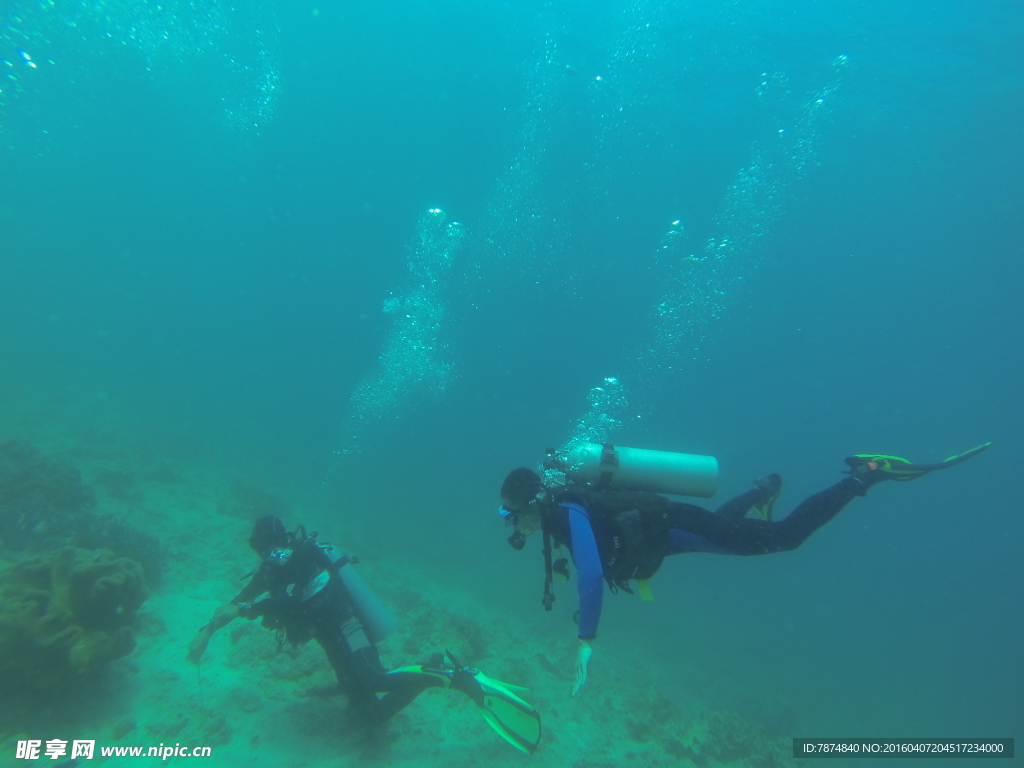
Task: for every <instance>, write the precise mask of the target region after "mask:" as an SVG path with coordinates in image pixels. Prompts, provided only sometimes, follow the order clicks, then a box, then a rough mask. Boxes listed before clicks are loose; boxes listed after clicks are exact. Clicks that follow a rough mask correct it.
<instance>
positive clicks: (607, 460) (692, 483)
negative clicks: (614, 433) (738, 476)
mask: <svg viewBox="0 0 1024 768" xmlns="http://www.w3.org/2000/svg"><path fill="white" fill-rule="evenodd" d="M565 461H566V463H567V464H568V466H569V470H568V476H569V477H570V478H571V479H572V480H573V481H575V482H577V483H591V484H593V485H601V486H604V487H608V488H616V489H620V490H630V491H652V492H654V493H667V494H670V495H673V496H702V497H705V498H706V497H708V496H714V495H715V491H716V490H717V489H718V459H716V458H715V457H714V456H700V455H697V454H692V453H674V452H671V451H652V450H648V449H645V448H626V447H624V446H617V445H611V444H606V445H599V444H598V443H585V444H584V445H581V446H580V447H579V448H576V449H574V450H573V451H571V452H569V453H568V454H567V455H566V456H565Z"/></svg>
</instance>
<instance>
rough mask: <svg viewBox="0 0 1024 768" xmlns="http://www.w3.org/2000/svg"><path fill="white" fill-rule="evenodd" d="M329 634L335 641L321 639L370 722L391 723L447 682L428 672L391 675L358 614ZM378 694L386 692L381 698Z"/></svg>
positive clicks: (355, 704) (351, 696)
mask: <svg viewBox="0 0 1024 768" xmlns="http://www.w3.org/2000/svg"><path fill="white" fill-rule="evenodd" d="M328 637H333V638H334V642H326V643H325V642H323V641H321V639H320V637H319V636H318V637H317V641H318V642H320V645H321V647H322V648H323V649H324V651H325V652H326V653H327V658H328V660H329V661H330V662H331V666H332V667H334V671H335V674H336V675H337V676H338V682H339V683H341V685H342V687H343V688H344V690H345V691H346V693H348V696H349V700H350V702H351V703H352V705H353V707H354V708H356V710H357V711H358V712H359V713H360V715H361V716H362V717H363V718H364V719H365V720H366V721H367V722H368V723H370V724H373V725H377V724H381V723H384V722H387V721H388V720H390V719H391V718H392V717H394V715H395V714H396V713H397V712H399V711H400V710H402V709H403V708H405V707H406V706H408V705H409V704H410V703H412V701H413V699H415V698H416V697H417V696H419V695H420V693H422V692H423V691H424V690H426V689H427V688H431V687H433V686H436V685H442V684H443V683H442V681H441V679H440V678H432V677H429V676H426V675H418V674H394V675H389V674H388V673H387V671H386V670H385V669H384V666H383V665H382V664H381V662H380V654H378V653H377V648H376V647H375V646H374V645H373V643H371V642H370V640H369V638H368V637H367V636H366V632H365V630H364V629H363V625H362V623H360V621H359V619H357V618H356V617H354V616H353V617H351V618H349V619H348V620H346V621H344V622H342V623H341V624H340V625H338V626H337V628H336V630H335V631H334V632H331V633H330V634H329V635H328ZM325 639H326V638H325ZM378 693H385V695H384V696H383V697H381V698H377V694H378Z"/></svg>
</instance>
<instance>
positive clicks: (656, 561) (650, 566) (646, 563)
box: [541, 486, 671, 610]
mask: <svg viewBox="0 0 1024 768" xmlns="http://www.w3.org/2000/svg"><path fill="white" fill-rule="evenodd" d="M563 504H578V505H580V506H581V507H583V508H584V509H585V510H586V511H587V514H588V517H589V519H590V527H591V530H592V531H593V533H594V539H595V540H596V542H597V551H598V556H599V557H600V560H601V570H602V572H603V574H604V579H605V581H606V582H607V583H608V586H609V588H610V589H611V590H612V592H613V593H614V592H617V591H618V590H620V589H621V590H623V591H625V592H629V593H630V594H632V591H633V590H632V589H631V588H630V586H629V581H630V579H635V580H637V581H645V580H647V579H649V578H651V577H652V576H653V575H654V574H655V573H656V572H657V571H658V569H659V568H660V567H661V563H662V561H663V560H664V559H665V556H666V554H667V553H668V540H669V528H670V525H669V521H668V512H669V505H670V504H671V502H670V501H669V500H668V499H666V498H665V497H664V496H661V495H659V494H656V493H650V492H647V491H620V490H610V489H603V490H602V489H593V488H581V487H578V486H566V487H565V488H562V489H560V490H559V491H558V492H556V493H554V494H552V495H551V496H550V497H549V499H548V501H547V504H546V505H545V508H544V511H543V512H542V522H541V527H542V530H543V533H544V537H545V542H544V550H545V551H544V556H545V570H546V573H545V577H546V578H545V600H544V605H545V607H546V608H547V609H548V610H550V605H551V604H552V603H553V602H554V597H553V593H552V591H551V585H552V571H553V570H554V566H553V565H552V563H551V541H554V542H555V544H556V546H568V547H569V549H570V551H571V549H572V535H571V532H570V529H569V516H568V514H567V513H566V511H565V508H564V507H562V506H561V505H563Z"/></svg>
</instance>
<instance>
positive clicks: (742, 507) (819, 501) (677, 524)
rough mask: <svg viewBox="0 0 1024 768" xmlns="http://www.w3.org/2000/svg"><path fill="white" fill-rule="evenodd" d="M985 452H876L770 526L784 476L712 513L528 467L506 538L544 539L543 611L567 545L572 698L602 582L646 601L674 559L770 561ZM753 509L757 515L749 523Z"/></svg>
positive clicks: (515, 482)
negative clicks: (880, 497)
mask: <svg viewBox="0 0 1024 768" xmlns="http://www.w3.org/2000/svg"><path fill="white" fill-rule="evenodd" d="M988 446H989V443H986V444H984V445H982V446H979V447H978V448H974V449H971V450H970V451H967V452H965V453H963V454H960V455H958V456H952V457H950V458H949V459H947V460H946V461H944V462H940V463H938V464H911V463H910V462H908V461H906V460H905V459H900V458H898V457H895V456H884V455H879V454H863V455H859V456H851V457H848V458H847V459H846V463H847V465H848V466H849V470H848V473H847V474H848V475H849V476H848V477H845V478H843V479H842V480H840V481H839V482H838V483H836V484H835V485H833V486H831V487H829V488H826V489H825V490H823V491H821V492H820V493H816V494H815V495H813V496H811V497H810V498H808V499H806V500H805V501H803V502H802V503H801V504H799V505H798V506H797V507H796V509H794V510H793V511H792V512H791V513H790V514H789V516H787V517H786V518H784V519H781V520H773V519H772V508H773V505H774V503H775V501H776V499H778V496H779V494H780V492H781V490H782V479H781V478H780V477H779V476H778V475H775V474H772V475H767V476H765V477H762V478H760V479H759V480H757V481H755V486H756V487H755V488H753V489H751V490H749V491H747V492H746V493H744V494H741V495H740V496H738V497H736V498H734V499H732V500H731V501H728V502H726V503H725V504H724V505H722V506H721V507H719V508H718V510H717V511H715V512H711V511H709V510H707V509H704V508H702V507H698V506H696V505H694V504H686V503H682V502H677V501H671V500H669V499H668V498H666V497H665V496H663V495H661V494H660V493H654V492H651V491H645V490H626V489H622V488H615V487H611V486H610V485H609V484H608V483H607V482H600V481H599V482H595V483H575V482H569V483H567V484H554V485H549V486H548V485H546V484H545V482H544V481H542V479H541V477H540V475H538V474H537V473H536V472H534V471H533V470H532V469H528V468H526V467H521V468H519V469H515V470H512V472H510V473H509V474H508V476H507V477H506V478H505V482H504V484H503V485H502V489H501V499H502V506H501V507H500V509H499V511H500V513H501V514H502V516H503V517H504V518H505V520H506V524H507V525H514V526H515V532H514V533H513V534H512V536H510V537H509V544H511V545H512V547H513V548H515V549H522V548H523V547H524V546H525V544H526V537H527V536H529V535H530V534H532V533H534V532H536V531H541V532H542V533H543V538H544V559H545V571H546V573H545V583H544V599H543V603H544V607H545V608H546V609H547V610H551V606H552V604H553V602H554V594H553V592H552V589H551V586H552V576H553V575H554V574H557V575H561V576H563V577H568V561H567V559H565V558H561V557H559V558H558V559H557V560H555V561H554V562H553V561H552V544H554V547H555V548H556V551H560V549H561V547H565V548H567V549H568V550H569V555H570V557H571V558H572V560H573V564H574V565H575V567H576V571H577V587H578V593H579V612H578V614H577V618H578V624H579V632H578V638H579V649H578V653H577V661H576V676H575V683H574V687H573V695H576V694H577V693H578V692H579V690H580V688H581V687H582V686H583V684H584V683H585V682H586V679H587V665H588V663H589V661H590V657H591V654H592V653H593V649H592V642H593V640H594V639H595V638H596V636H597V627H598V623H599V621H600V617H601V604H602V599H603V595H604V583H603V582H606V583H607V584H608V586H609V588H610V589H611V590H612V592H613V593H615V592H618V591H619V590H623V591H626V592H630V593H632V591H633V590H632V589H631V587H630V581H631V580H633V581H635V582H636V586H637V589H638V591H639V592H640V594H641V596H642V597H644V599H650V592H649V589H650V588H649V586H648V585H647V580H648V579H650V578H651V577H652V576H653V575H654V574H655V572H656V571H657V570H658V568H659V567H660V566H661V563H662V561H663V560H664V558H665V557H667V556H669V555H678V554H683V553H687V552H709V553H714V554H724V555H764V554H768V553H771V552H784V551H787V550H792V549H796V548H797V547H799V546H800V545H801V544H802V543H803V542H804V541H806V540H807V538H808V537H810V535H811V534H812V533H814V532H815V531H816V530H818V529H819V528H821V527H822V526H823V525H825V524H826V523H827V522H828V521H829V520H831V519H832V518H833V517H835V516H836V515H837V514H838V513H839V512H840V510H842V508H843V507H845V506H846V504H847V503H849V502H850V501H851V500H853V499H854V498H855V497H857V496H864V495H866V494H867V491H868V489H869V488H870V487H871V486H873V485H875V484H876V483H879V482H881V481H883V480H913V479H916V478H918V477H921V476H923V475H925V474H928V473H929V472H932V471H934V470H936V469H945V468H947V467H950V466H953V465H955V464H958V463H960V462H961V461H964V460H965V459H968V458H970V457H972V456H975V455H977V454H978V453H980V452H981V451H983V450H985V449H986V448H987V447H988ZM607 447H608V448H611V446H607ZM627 450H632V449H627ZM649 453H654V452H649ZM715 471H716V472H717V464H716V465H715ZM570 479H571V478H570ZM712 492H713V491H712ZM701 495H710V493H706V494H701ZM751 511H753V512H754V513H755V515H756V516H755V517H753V518H748V517H747V514H748V513H749V512H751Z"/></svg>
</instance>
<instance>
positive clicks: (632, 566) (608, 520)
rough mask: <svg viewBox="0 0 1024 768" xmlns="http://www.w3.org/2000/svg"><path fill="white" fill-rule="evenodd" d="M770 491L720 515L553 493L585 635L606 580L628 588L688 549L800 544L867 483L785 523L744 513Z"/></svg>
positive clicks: (557, 533) (661, 500)
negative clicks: (574, 568) (665, 561)
mask: <svg viewBox="0 0 1024 768" xmlns="http://www.w3.org/2000/svg"><path fill="white" fill-rule="evenodd" d="M769 493H770V492H769V491H767V490H764V489H761V488H755V489H753V490H750V491H748V492H746V493H744V494H742V495H740V496H738V497H736V498H735V499H732V500H731V501H728V502H726V503H725V504H723V505H722V506H721V507H720V508H719V509H718V510H717V512H711V511H709V510H706V509H704V508H702V507H698V506H696V505H694V504H685V503H682V502H676V501H670V500H669V499H667V498H665V497H664V496H661V495H659V494H656V493H648V492H642V491H614V490H600V489H592V488H580V487H574V486H569V487H567V488H565V489H564V490H561V491H560V492H558V493H557V494H555V495H553V496H551V497H548V499H547V500H546V501H545V502H544V506H543V518H542V520H543V523H542V525H543V528H544V531H545V533H546V534H547V535H549V536H550V537H551V538H552V539H554V541H555V543H556V544H558V545H563V546H566V547H567V548H568V549H569V552H570V554H571V555H572V558H573V563H574V564H575V566H576V570H577V585H578V589H579V598H580V603H579V605H580V615H579V626H580V632H579V636H580V637H581V638H584V639H590V638H593V637H595V636H596V633H597V625H598V622H599V620H600V616H601V602H602V595H603V592H604V585H603V584H602V581H606V582H608V584H609V585H610V586H611V587H612V589H613V590H614V589H616V588H626V589H628V581H629V580H630V579H648V578H650V577H651V576H653V575H654V573H655V572H656V571H657V570H658V568H659V567H660V566H661V562H662V561H663V560H664V559H665V557H667V556H669V555H678V554H683V553H686V552H711V553H715V554H722V555H765V554H768V553H771V552H783V551H786V550H791V549H796V548H797V547H799V546H800V545H801V544H803V542H804V541H806V540H807V538H808V537H809V536H810V535H811V534H812V533H814V532H815V531H816V530H818V529H819V528H820V527H821V526H823V525H825V523H827V522H828V521H829V520H831V519H832V518H833V517H835V516H836V515H837V514H838V513H839V511H840V510H841V509H842V508H843V507H844V506H846V504H847V503H849V502H850V501H851V500H852V499H853V498H854V497H855V496H862V495H863V493H864V486H863V484H862V483H861V482H860V481H858V480H856V479H854V478H846V479H844V480H841V481H840V482H838V483H836V484H835V485H833V486H832V487H831V488H826V489H825V490H824V491H822V492H820V493H817V494H815V495H814V496H811V497H810V498H808V499H806V500H805V501H804V502H802V503H801V504H800V505H799V506H797V508H796V509H794V510H793V512H791V513H790V515H789V516H788V517H786V518H785V519H783V520H774V521H769V520H760V519H752V518H747V517H745V515H746V514H747V512H748V511H749V510H750V509H751V508H752V507H753V506H754V505H755V504H758V503H760V502H764V501H766V500H767V498H768V494H769Z"/></svg>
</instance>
